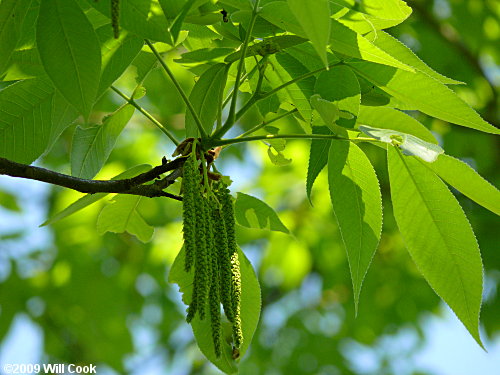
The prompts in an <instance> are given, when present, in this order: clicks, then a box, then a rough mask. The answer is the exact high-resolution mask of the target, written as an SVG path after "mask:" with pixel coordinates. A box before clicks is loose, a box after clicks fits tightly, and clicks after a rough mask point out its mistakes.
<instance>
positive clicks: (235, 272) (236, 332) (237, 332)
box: [231, 252, 243, 348]
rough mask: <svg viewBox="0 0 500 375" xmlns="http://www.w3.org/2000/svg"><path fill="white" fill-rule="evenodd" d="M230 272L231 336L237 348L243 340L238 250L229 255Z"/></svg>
mask: <svg viewBox="0 0 500 375" xmlns="http://www.w3.org/2000/svg"><path fill="white" fill-rule="evenodd" d="M231 272H232V284H233V295H232V301H233V314H234V321H233V336H234V346H235V347H236V348H239V347H240V346H241V344H242V342H243V332H242V330H241V316H240V299H241V274H240V261H239V259H238V252H235V253H234V254H233V255H232V256H231Z"/></svg>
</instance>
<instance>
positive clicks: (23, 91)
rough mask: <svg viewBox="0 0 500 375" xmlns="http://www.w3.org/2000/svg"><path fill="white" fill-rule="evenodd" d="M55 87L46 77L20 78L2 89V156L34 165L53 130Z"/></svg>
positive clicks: (0, 104) (0, 98) (0, 103)
mask: <svg viewBox="0 0 500 375" xmlns="http://www.w3.org/2000/svg"><path fill="white" fill-rule="evenodd" d="M53 96H54V88H53V87H52V85H51V84H50V82H49V81H48V80H47V79H46V78H35V79H30V80H26V81H19V82H16V83H14V84H13V85H10V86H8V87H6V88H5V89H3V90H1V91H0V156H2V157H5V158H7V159H10V160H14V161H17V162H19V163H25V164H31V163H32V162H33V161H35V160H36V159H37V158H38V157H39V156H40V155H42V154H43V152H44V151H45V150H46V148H47V146H48V144H49V136H50V133H51V131H52V126H53V124H52V98H53Z"/></svg>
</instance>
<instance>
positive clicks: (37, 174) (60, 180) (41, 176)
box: [0, 157, 186, 201]
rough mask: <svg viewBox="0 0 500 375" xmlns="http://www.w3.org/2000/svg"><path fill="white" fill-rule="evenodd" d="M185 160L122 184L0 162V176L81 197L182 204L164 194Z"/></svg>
mask: <svg viewBox="0 0 500 375" xmlns="http://www.w3.org/2000/svg"><path fill="white" fill-rule="evenodd" d="M185 159H186V158H185V157H180V158H177V159H175V160H173V161H170V162H167V160H166V159H163V160H162V164H161V165H158V166H156V167H154V168H152V169H151V170H149V171H147V172H144V173H141V174H139V175H137V176H135V177H132V178H127V179H122V180H86V179H82V178H77V177H73V176H68V175H65V174H62V173H58V172H54V171H51V170H48V169H45V168H41V167H34V166H31V165H26V164H21V163H16V162H14V161H11V160H8V159H5V158H0V175H7V176H12V177H19V178H26V179H30V180H36V181H42V182H46V183H49V184H53V185H58V186H62V187H65V188H68V189H73V190H76V191H79V192H81V193H90V194H95V193H119V194H132V195H141V196H144V197H150V198H152V197H167V198H172V199H176V200H179V201H180V200H182V198H181V197H179V196H177V195H174V194H171V193H167V192H165V191H164V189H166V188H167V187H168V186H170V185H171V184H172V183H173V182H174V181H175V180H176V179H177V178H178V177H179V176H180V175H181V167H182V165H183V164H184V161H185ZM169 171H173V172H172V173H170V174H169V175H168V176H166V177H164V178H162V179H159V180H156V181H155V182H154V183H152V184H146V183H147V182H149V181H152V180H155V179H157V178H158V177H160V176H161V175H162V174H164V173H166V172H169Z"/></svg>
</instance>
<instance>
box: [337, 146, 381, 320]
mask: <svg viewBox="0 0 500 375" xmlns="http://www.w3.org/2000/svg"><path fill="white" fill-rule="evenodd" d="M328 182H329V187H330V197H331V201H332V206H333V211H334V213H335V217H336V219H337V223H338V226H339V230H340V233H341V235H342V241H343V242H344V246H345V248H346V251H347V259H348V261H349V267H350V270H351V278H352V284H353V289H354V303H355V308H356V313H357V309H358V303H359V295H360V293H361V285H362V283H363V279H364V277H365V275H366V272H367V271H368V267H369V266H370V263H371V261H372V258H373V255H374V254H375V251H376V249H377V246H378V243H379V240H380V234H381V231H382V198H381V195H380V188H379V184H378V179H377V176H376V174H375V170H374V169H373V167H372V165H371V163H370V161H369V160H368V158H367V156H366V155H365V153H364V152H363V151H361V149H360V148H359V147H358V146H356V145H355V144H354V143H352V142H335V144H332V145H331V146H330V153H329V156H328Z"/></svg>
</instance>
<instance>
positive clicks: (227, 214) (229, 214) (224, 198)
mask: <svg viewBox="0 0 500 375" xmlns="http://www.w3.org/2000/svg"><path fill="white" fill-rule="evenodd" d="M217 198H218V199H219V202H220V203H221V205H222V212H223V218H224V224H225V227H226V235H227V243H228V252H229V258H230V263H231V302H232V303H231V312H230V315H232V317H233V321H232V323H233V336H234V342H235V346H236V347H237V348H239V347H240V345H241V343H242V342H243V334H242V331H241V318H240V299H241V274H240V262H239V259H238V247H237V245H236V234H235V225H236V224H235V220H234V206H233V205H234V203H233V197H232V196H231V194H230V192H229V189H228V188H227V186H225V185H223V184H221V186H220V188H219V191H218V194H217ZM226 316H227V314H226ZM228 319H229V317H228Z"/></svg>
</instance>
